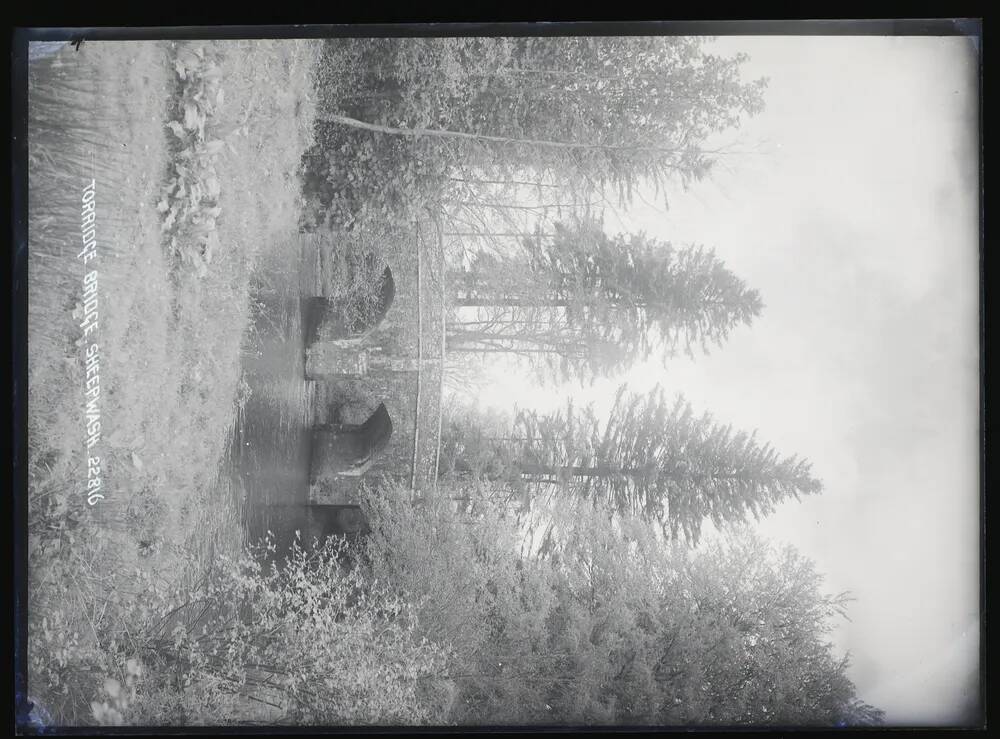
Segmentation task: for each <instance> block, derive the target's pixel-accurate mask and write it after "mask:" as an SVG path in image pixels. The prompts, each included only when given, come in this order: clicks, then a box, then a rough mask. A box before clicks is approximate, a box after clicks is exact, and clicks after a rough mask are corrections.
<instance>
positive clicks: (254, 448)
mask: <svg viewBox="0 0 1000 739" xmlns="http://www.w3.org/2000/svg"><path fill="white" fill-rule="evenodd" d="M303 261H304V260H303V259H302V255H301V254H287V253H286V254H284V255H282V254H273V255H271V258H270V259H268V260H265V261H264V262H263V263H262V264H261V266H260V268H259V269H260V271H261V274H260V275H259V279H257V280H255V288H254V290H253V293H252V295H251V298H252V303H253V305H254V310H253V321H252V326H251V330H250V332H249V335H248V336H247V338H246V341H245V342H244V350H243V355H242V358H241V359H242V367H243V380H244V382H245V383H246V384H247V386H248V387H249V390H250V397H249V399H248V400H247V401H246V403H245V405H244V407H243V410H242V412H241V413H240V414H239V417H238V418H237V421H236V423H235V427H234V429H233V432H232V435H231V442H230V448H229V455H228V466H229V474H230V477H231V480H230V482H231V484H232V485H233V487H234V489H235V492H236V498H237V500H238V501H239V504H240V508H241V511H242V524H243V527H244V541H245V542H252V541H257V540H259V539H260V538H261V537H263V536H264V535H265V534H266V533H267V532H268V531H270V532H272V533H273V535H274V537H275V539H276V541H277V542H278V543H279V544H287V543H288V542H289V541H290V540H291V538H292V537H293V536H294V534H295V531H296V530H299V531H301V533H302V535H303V537H305V536H306V535H307V532H308V531H309V519H310V509H309V508H308V506H307V503H308V495H309V457H310V447H311V435H312V425H313V398H314V395H315V383H312V382H309V381H307V380H306V379H305V344H304V335H303V314H302V301H301V300H300V297H301V290H300V287H299V286H300V284H301V282H302V275H301V271H302V270H301V265H302V264H303Z"/></svg>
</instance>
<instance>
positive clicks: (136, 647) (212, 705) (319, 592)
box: [92, 538, 449, 726]
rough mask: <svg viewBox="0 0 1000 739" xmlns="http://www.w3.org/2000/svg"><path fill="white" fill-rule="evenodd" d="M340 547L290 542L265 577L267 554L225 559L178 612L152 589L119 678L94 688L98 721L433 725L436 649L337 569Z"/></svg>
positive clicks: (398, 612) (380, 591)
mask: <svg viewBox="0 0 1000 739" xmlns="http://www.w3.org/2000/svg"><path fill="white" fill-rule="evenodd" d="M345 547H346V544H345V542H344V541H343V540H341V539H336V538H331V539H328V540H327V541H326V542H325V543H323V544H318V543H317V544H316V545H315V546H314V547H312V548H309V549H307V548H305V547H303V546H301V545H300V544H299V543H298V542H295V543H294V544H293V546H292V548H291V552H290V554H289V556H288V557H287V559H286V560H284V562H283V563H282V565H281V566H275V565H270V566H267V565H264V564H261V562H262V561H263V558H264V557H263V555H265V554H267V553H268V552H273V551H274V548H275V547H274V544H272V543H265V544H264V545H262V547H261V548H259V549H257V550H256V551H253V556H250V553H248V554H247V555H246V556H244V557H241V558H240V559H239V560H230V559H228V558H221V559H220V561H219V563H218V567H217V569H216V571H214V572H213V573H211V574H210V575H209V576H207V577H205V578H203V580H202V581H201V582H200V583H199V584H198V586H197V587H196V588H194V589H193V590H188V591H186V596H185V597H184V599H183V600H181V601H180V602H177V601H176V600H175V599H172V598H171V597H170V596H169V595H168V594H166V593H164V592H163V591H161V590H160V589H158V588H156V587H155V586H151V587H148V588H147V589H146V591H145V592H143V593H141V594H140V595H139V600H140V602H141V603H142V604H143V605H142V608H141V610H142V611H143V612H142V613H140V614H136V615H138V616H139V618H138V619H137V621H138V622H139V623H143V624H148V627H147V628H146V629H145V630H144V631H142V632H141V633H137V634H132V635H131V638H130V639H129V640H128V641H127V642H125V643H123V644H122V645H121V646H120V648H119V650H118V652H117V654H115V655H114V659H113V662H114V663H115V664H117V665H118V666H119V667H120V669H117V670H115V674H112V675H108V676H107V677H106V679H104V680H102V681H101V682H100V691H99V694H98V697H97V699H96V700H95V701H94V702H93V704H92V709H93V714H94V718H95V720H97V721H98V722H100V723H109V724H133V725H169V726H175V725H207V724H238V723H280V724H295V725H306V724H329V725H338V724H345V725H347V724H357V725H362V724H381V725H409V724H427V723H440V722H441V721H442V718H443V710H444V705H445V703H444V701H445V700H446V697H447V695H448V694H449V686H448V685H447V684H446V682H444V681H442V680H440V679H439V678H438V677H437V675H438V673H439V672H440V669H441V667H442V666H443V664H444V662H445V659H446V653H445V651H444V650H443V649H442V648H441V647H439V646H437V645H436V644H433V643H431V642H429V641H428V640H426V639H420V638H417V636H416V633H417V631H416V630H417V623H416V618H415V613H414V610H413V608H412V607H411V606H410V604H409V603H407V602H406V601H405V600H404V599H403V598H402V597H401V596H400V595H398V594H393V593H390V592H388V591H387V590H386V589H385V588H384V587H380V586H378V585H376V584H374V583H372V582H369V581H367V580H366V579H365V578H364V577H363V575H362V573H361V572H360V570H357V569H354V570H344V569H342V567H341V565H340V563H339V562H340V559H341V558H342V555H343V553H344V549H345ZM151 585H152V584H151ZM126 644H127V647H126ZM119 676H122V677H124V683H125V685H124V687H122V681H119V680H118V679H117V677H119ZM140 677H141V679H140Z"/></svg>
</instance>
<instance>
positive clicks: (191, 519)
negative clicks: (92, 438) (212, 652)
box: [28, 41, 317, 725]
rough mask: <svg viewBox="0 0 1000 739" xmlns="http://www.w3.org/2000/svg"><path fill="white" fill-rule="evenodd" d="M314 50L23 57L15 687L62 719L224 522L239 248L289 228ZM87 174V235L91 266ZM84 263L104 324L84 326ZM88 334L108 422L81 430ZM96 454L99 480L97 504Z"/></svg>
mask: <svg viewBox="0 0 1000 739" xmlns="http://www.w3.org/2000/svg"><path fill="white" fill-rule="evenodd" d="M316 52H317V48H316V45H315V44H314V43H312V42H293V41H276V42H270V41H231V42H177V43H174V42H155V43H154V42H99V41H88V42H86V43H85V44H83V45H82V46H81V47H80V49H79V50H78V51H77V50H74V49H73V48H72V47H70V46H66V47H64V48H63V49H62V50H61V51H60V52H59V53H58V54H57V55H56V56H55V57H53V58H50V59H46V60H42V61H39V62H35V63H33V64H32V66H31V71H30V80H29V108H30V109H29V178H30V193H29V247H30V254H29V302H30V305H29V326H28V331H29V460H28V465H29V491H28V494H29V567H30V574H29V583H30V594H29V595H30V600H29V645H28V649H29V692H30V694H31V695H32V697H33V698H35V699H37V700H38V701H40V703H41V704H42V705H44V706H45V707H46V709H47V710H48V711H49V712H50V713H51V714H52V717H53V720H54V722H55V723H57V724H61V725H74V724H86V723H92V721H93V717H92V716H91V710H90V702H91V701H92V700H94V699H95V697H97V695H98V693H99V690H100V687H101V685H102V681H103V680H104V679H105V678H107V677H109V676H110V677H116V678H117V679H120V680H121V681H124V679H125V677H126V675H125V670H126V665H125V664H124V661H123V660H121V659H120V656H121V655H122V654H125V653H127V652H128V651H129V648H130V646H134V645H130V640H132V639H133V638H134V635H135V633H136V632H137V631H138V630H140V629H141V628H143V627H144V626H145V624H143V623H141V620H142V619H144V618H146V619H148V616H149V614H148V613H144V612H143V609H142V608H141V607H140V606H141V603H139V602H137V601H139V600H141V598H142V593H143V592H144V591H145V590H146V589H148V588H151V587H155V588H161V589H165V590H167V591H170V592H174V591H176V592H177V593H182V592H183V591H184V588H185V584H186V583H190V582H191V581H192V580H193V579H195V578H198V577H199V576H200V573H201V572H202V570H203V569H204V566H205V563H206V562H208V561H211V560H212V559H213V558H215V557H218V556H220V555H221V554H223V553H227V552H232V551H233V550H234V549H235V548H236V547H237V546H238V544H239V541H240V532H239V525H238V520H239V519H238V517H237V516H236V515H235V513H234V511H233V508H232V504H231V501H229V500H228V499H226V497H225V496H224V495H222V494H220V487H219V486H218V484H217V480H218V475H219V470H220V459H221V458H222V456H223V453H224V451H225V449H226V444H227V441H228V433H229V429H230V428H231V427H232V423H233V418H234V415H235V412H236V409H237V408H238V406H239V403H240V402H241V387H240V366H239V356H240V348H241V344H242V342H243V341H244V340H245V336H246V332H247V328H248V325H249V320H250V315H251V307H250V301H249V295H248V289H249V284H250V278H251V271H252V269H253V266H254V263H255V258H256V255H257V254H258V253H259V252H260V250H261V248H262V247H263V246H266V245H268V244H272V243H276V242H278V241H284V240H287V239H288V237H289V235H290V234H293V233H294V232H295V229H296V224H297V220H298V207H297V195H298V187H297V185H296V181H295V171H296V168H297V165H298V161H299V157H300V155H301V153H302V151H303V150H304V149H305V148H306V147H307V146H308V144H309V143H310V140H311V122H312V115H313V103H312V93H311V84H310V73H311V69H312V66H313V63H314V60H315V58H316ZM208 93H210V94H211V99H210V100H209V99H208V98H207V97H206V96H207V94H208ZM195 101H196V102H195ZM191 109H194V114H193V120H192V113H191ZM172 122H174V123H172ZM192 123H193V124H194V125H193V126H190V127H189V124H192ZM178 131H180V132H181V134H182V135H178V133H177V132H178ZM178 179H181V180H183V181H184V187H183V188H178V187H177V180H178ZM91 180H93V181H94V183H95V187H94V189H95V193H96V197H95V200H96V203H97V206H96V221H95V229H96V234H97V236H96V240H97V257H96V258H95V259H94V260H93V261H91V262H89V263H88V264H87V265H86V266H85V265H84V263H83V261H82V260H81V259H79V258H77V253H78V252H79V251H80V250H81V244H82V242H81V195H82V192H83V190H84V187H85V186H86V185H88V184H89V183H90V182H91ZM195 186H197V187H195ZM181 190H183V192H181ZM88 270H96V271H97V273H98V285H99V287H98V333H96V334H92V335H90V336H88V337H87V338H86V340H83V339H82V336H83V332H82V330H81V328H80V323H81V321H82V319H83V317H84V313H83V308H84V306H83V277H84V274H85V273H86V271H88ZM90 343H97V344H98V346H99V358H100V369H99V378H100V388H101V392H100V396H99V406H100V421H101V427H102V428H101V440H100V442H99V443H98V444H97V445H96V446H95V447H94V448H93V449H91V450H90V451H89V452H88V450H87V448H86V444H85V440H86V438H87V429H86V425H87V424H86V417H85V414H84V404H85V396H84V390H85V383H86V379H87V374H86V365H85V361H86V353H85V352H86V348H87V346H88V345H89V344H90ZM98 455H99V456H100V458H101V461H100V467H101V472H100V477H101V481H102V491H101V492H102V494H103V495H104V499H103V500H100V501H97V504H96V505H93V506H91V505H88V503H87V497H86V490H85V488H86V482H87V458H88V456H98Z"/></svg>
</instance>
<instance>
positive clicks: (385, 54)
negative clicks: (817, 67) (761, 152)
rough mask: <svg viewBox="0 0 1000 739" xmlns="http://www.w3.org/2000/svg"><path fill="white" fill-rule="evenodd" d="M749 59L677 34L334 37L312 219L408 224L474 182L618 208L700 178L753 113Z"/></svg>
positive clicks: (310, 184) (323, 83)
mask: <svg viewBox="0 0 1000 739" xmlns="http://www.w3.org/2000/svg"><path fill="white" fill-rule="evenodd" d="M744 60H745V57H743V56H741V55H737V56H735V57H732V58H723V57H719V56H716V55H713V54H711V53H708V52H706V51H705V50H704V48H703V42H702V40H700V39H697V38H681V37H590V38H584V37H579V38H501V37H494V38H450V39H442V38H437V39H435V38H387V39H336V40H331V41H329V42H327V47H326V53H325V56H324V59H323V62H322V63H321V65H320V69H319V72H318V77H317V80H318V82H317V87H318V89H319V90H320V91H321V100H320V105H319V111H318V119H319V120H318V121H317V124H316V146H315V147H314V148H313V149H311V150H310V151H309V152H307V153H306V155H305V157H304V158H303V164H304V171H305V194H306V196H307V198H308V199H309V200H310V201H311V202H312V203H313V207H312V208H311V209H310V217H309V218H308V219H307V221H308V222H309V223H310V224H311V225H315V223H317V222H321V221H324V220H327V219H329V220H330V221H331V222H332V223H333V224H335V225H338V226H353V225H355V224H358V223H364V222H366V221H369V220H372V219H376V220H377V219H378V218H385V217H390V218H403V219H406V218H408V217H410V216H411V215H412V213H413V212H414V209H417V208H419V207H420V206H421V205H422V203H424V202H427V201H428V199H435V198H441V197H443V196H444V190H445V188H446V187H452V186H453V185H454V184H455V183H456V182H469V181H476V180H481V179H483V178H488V179H491V180H497V181H509V180H516V179H526V180H529V181H532V182H546V183H549V184H552V185H555V186H557V187H559V188H561V189H563V190H565V191H567V193H571V194H572V195H573V197H577V198H579V197H580V196H582V195H583V194H584V193H587V192H594V191H597V190H601V191H603V190H605V189H609V190H613V191H615V192H617V194H618V196H619V198H620V199H622V200H628V199H629V198H631V195H632V191H633V189H634V188H635V187H636V186H637V185H638V184H639V183H640V182H641V181H650V182H653V183H662V182H664V181H666V180H668V179H677V180H681V181H684V182H689V181H691V180H694V179H698V178H700V177H702V176H704V175H705V173H706V172H707V171H708V170H709V169H710V167H711V164H712V162H713V159H714V157H715V156H717V152H716V153H713V152H708V151H706V150H705V148H704V142H705V140H706V139H707V138H708V137H709V136H710V135H711V134H712V133H714V132H717V131H720V130H724V129H726V128H730V127H734V126H737V125H739V122H740V120H741V119H742V118H743V117H744V116H746V115H752V114H754V113H757V112H759V111H760V110H761V108H762V107H763V102H762V93H763V88H764V86H765V81H763V80H757V81H754V82H749V83H745V82H743V81H742V80H741V79H740V75H739V70H740V65H741V64H742V63H743V61H744ZM612 111H613V114H609V113H611V112H612ZM454 189H455V188H454V187H452V190H454ZM457 190H458V191H459V192H462V191H463V188H462V187H461V186H459V187H458V188H457Z"/></svg>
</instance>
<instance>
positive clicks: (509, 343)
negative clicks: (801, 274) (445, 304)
mask: <svg viewBox="0 0 1000 739" xmlns="http://www.w3.org/2000/svg"><path fill="white" fill-rule="evenodd" d="M450 284H452V285H453V286H454V287H453V290H454V291H455V293H456V295H455V297H454V299H453V304H454V305H455V306H456V307H457V308H459V309H462V310H461V312H458V311H453V314H452V316H453V317H452V318H451V320H450V321H449V325H448V345H449V348H450V349H451V350H452V351H468V352H481V353H494V352H509V353H512V354H515V355H520V356H523V357H526V358H528V359H529V361H530V362H531V364H532V365H533V366H534V367H535V368H536V369H537V370H539V371H540V373H541V374H543V375H545V374H547V373H549V372H552V373H554V374H555V375H556V377H557V378H558V379H569V378H571V377H579V378H591V379H592V378H594V377H598V376H601V375H609V374H613V373H615V372H618V371H621V370H623V369H625V368H626V367H628V366H629V365H631V364H632V363H634V362H635V361H638V360H643V359H646V358H648V357H649V356H650V355H651V354H653V353H654V352H657V353H662V354H663V355H665V356H670V355H672V354H673V353H675V352H676V350H677V349H678V347H679V348H681V349H682V350H683V351H684V352H685V353H687V354H688V355H691V354H692V347H694V346H699V347H700V348H701V349H702V350H703V351H705V352H707V351H708V350H709V345H710V344H715V345H721V344H722V342H723V341H724V340H725V339H726V338H727V337H728V335H729V332H730V331H731V330H732V328H734V327H735V326H736V325H738V324H746V325H749V324H750V323H751V322H752V321H753V319H754V318H755V317H756V316H758V315H759V314H760V311H761V308H762V302H761V299H760V295H759V294H758V293H757V291H756V290H752V289H749V288H748V287H747V286H746V285H745V284H744V282H743V281H742V280H740V279H739V278H738V277H737V276H736V275H734V274H733V273H732V272H731V271H729V270H728V269H727V268H726V267H725V265H724V264H723V262H722V261H721V260H719V259H718V258H717V257H716V256H715V254H714V252H713V251H711V250H707V249H705V248H703V247H700V246H691V247H687V248H682V249H678V248H675V247H674V246H673V245H672V244H669V243H664V242H659V241H656V240H655V239H652V238H649V237H647V236H646V235H644V234H641V233H639V234H631V235H624V234H619V235H617V236H609V235H607V234H606V233H605V232H604V230H603V228H602V225H601V223H600V221H598V220H596V219H593V218H586V219H584V218H581V219H578V220H576V221H573V222H564V223H557V224H555V227H554V232H553V234H552V236H551V237H542V236H534V237H528V238H525V239H524V240H523V242H522V244H521V248H520V249H519V250H518V252H517V253H515V254H513V255H509V256H498V255H496V254H486V253H479V254H476V255H475V257H474V258H473V259H472V260H471V263H470V265H468V266H467V267H466V268H465V269H463V270H461V271H456V272H453V274H452V275H451V277H450ZM469 309H474V310H472V311H470V310H469Z"/></svg>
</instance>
